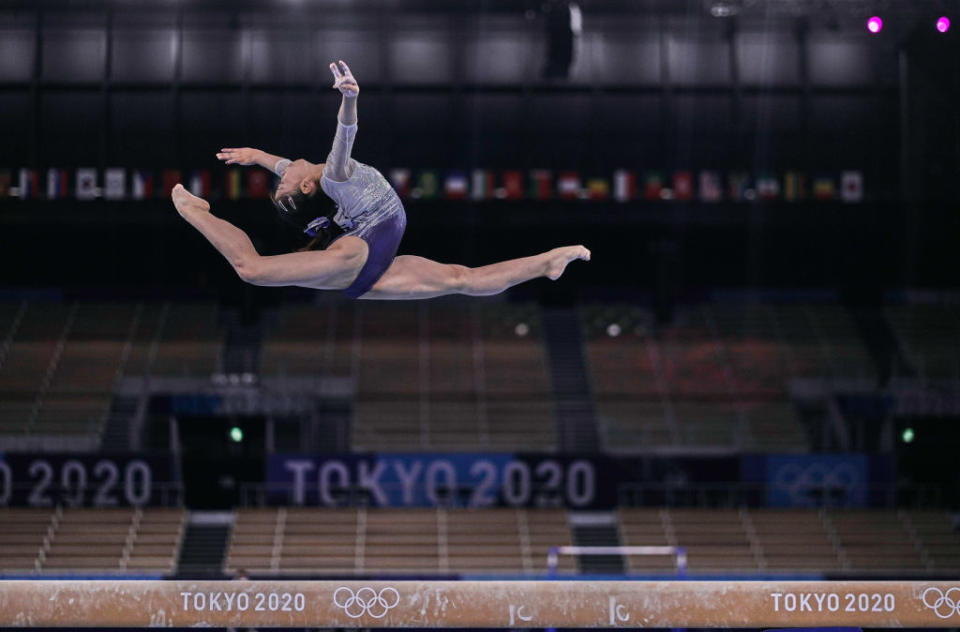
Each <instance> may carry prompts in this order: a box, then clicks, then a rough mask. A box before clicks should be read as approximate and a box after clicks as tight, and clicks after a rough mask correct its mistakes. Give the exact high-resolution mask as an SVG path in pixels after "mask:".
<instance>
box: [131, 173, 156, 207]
mask: <svg viewBox="0 0 960 632" xmlns="http://www.w3.org/2000/svg"><path fill="white" fill-rule="evenodd" d="M130 194H131V197H133V199H134V200H149V199H151V198H152V197H153V172H152V171H150V170H149V169H136V170H134V172H133V175H132V177H131V182H130Z"/></svg>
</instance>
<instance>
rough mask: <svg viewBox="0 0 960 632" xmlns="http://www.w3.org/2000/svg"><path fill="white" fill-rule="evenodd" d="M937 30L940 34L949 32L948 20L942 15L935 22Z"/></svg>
mask: <svg viewBox="0 0 960 632" xmlns="http://www.w3.org/2000/svg"><path fill="white" fill-rule="evenodd" d="M937 30H938V31H940V32H941V33H946V32H947V31H949V30H950V18H948V17H947V16H945V15H944V16H942V17H941V18H940V19H939V20H937Z"/></svg>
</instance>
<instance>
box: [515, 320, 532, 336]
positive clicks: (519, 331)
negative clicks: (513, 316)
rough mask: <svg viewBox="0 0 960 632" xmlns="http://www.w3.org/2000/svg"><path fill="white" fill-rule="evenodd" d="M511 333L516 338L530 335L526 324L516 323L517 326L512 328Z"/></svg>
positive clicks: (528, 326)
mask: <svg viewBox="0 0 960 632" xmlns="http://www.w3.org/2000/svg"><path fill="white" fill-rule="evenodd" d="M513 333H515V334H516V335H517V337H518V338H523V337H524V336H526V335H527V334H528V333H530V325H528V324H527V323H517V326H516V327H514V328H513Z"/></svg>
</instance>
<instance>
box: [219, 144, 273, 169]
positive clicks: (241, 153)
mask: <svg viewBox="0 0 960 632" xmlns="http://www.w3.org/2000/svg"><path fill="white" fill-rule="evenodd" d="M262 156H263V152H262V151H260V150H259V149H254V148H252V147H224V148H223V149H221V150H220V152H219V153H218V154H217V158H219V159H220V160H222V161H224V162H225V163H227V164H228V165H243V166H244V167H249V166H250V165H256V164H259V163H260V162H261V160H260V158H261V157H262Z"/></svg>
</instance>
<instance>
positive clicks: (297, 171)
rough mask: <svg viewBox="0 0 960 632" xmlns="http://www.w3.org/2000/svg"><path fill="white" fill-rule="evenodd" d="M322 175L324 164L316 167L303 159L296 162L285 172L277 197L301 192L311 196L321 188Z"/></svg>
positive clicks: (278, 186) (278, 187)
mask: <svg viewBox="0 0 960 632" xmlns="http://www.w3.org/2000/svg"><path fill="white" fill-rule="evenodd" d="M322 174H323V164H322V163H321V164H319V165H315V164H313V163H311V162H307V161H306V160H304V159H303V158H300V159H298V160H294V161H293V162H291V163H290V166H289V167H287V170H286V171H284V172H283V176H282V177H281V178H280V184H279V185H277V191H276V195H277V196H278V197H279V196H282V195H290V194H291V193H294V192H296V191H300V193H303V194H304V195H307V196H311V195H313V194H314V193H316V192H317V189H318V188H319V187H320V176H321V175H322Z"/></svg>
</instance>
